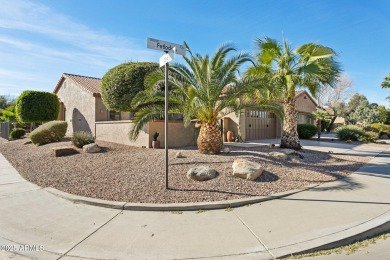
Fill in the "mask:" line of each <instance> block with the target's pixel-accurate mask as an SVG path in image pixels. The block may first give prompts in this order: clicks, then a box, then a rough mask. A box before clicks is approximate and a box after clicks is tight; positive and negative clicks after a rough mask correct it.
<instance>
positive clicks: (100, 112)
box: [95, 97, 108, 122]
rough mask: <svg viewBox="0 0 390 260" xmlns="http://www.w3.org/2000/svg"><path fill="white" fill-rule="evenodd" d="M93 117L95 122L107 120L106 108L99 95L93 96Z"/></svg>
mask: <svg viewBox="0 0 390 260" xmlns="http://www.w3.org/2000/svg"><path fill="white" fill-rule="evenodd" d="M95 118H96V122H99V121H107V118H108V110H107V108H106V106H105V105H104V104H103V101H102V99H101V98H100V97H96V98H95Z"/></svg>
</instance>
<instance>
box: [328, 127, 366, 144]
mask: <svg viewBox="0 0 390 260" xmlns="http://www.w3.org/2000/svg"><path fill="white" fill-rule="evenodd" d="M335 132H336V136H337V137H338V138H339V139H340V140H343V141H347V140H351V141H357V140H359V138H360V137H362V136H364V130H363V128H361V127H358V126H355V125H347V126H340V127H337V128H336V130H335Z"/></svg>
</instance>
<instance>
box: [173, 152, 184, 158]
mask: <svg viewBox="0 0 390 260" xmlns="http://www.w3.org/2000/svg"><path fill="white" fill-rule="evenodd" d="M175 157H176V158H186V157H185V156H184V155H183V154H182V153H181V152H177V153H176V155H175Z"/></svg>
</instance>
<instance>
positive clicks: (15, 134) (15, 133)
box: [9, 128, 26, 139]
mask: <svg viewBox="0 0 390 260" xmlns="http://www.w3.org/2000/svg"><path fill="white" fill-rule="evenodd" d="M25 134H26V130H24V129H22V128H15V129H14V130H12V131H11V133H10V134H9V136H10V137H11V138H12V139H20V138H22V137H23V136H24V135H25Z"/></svg>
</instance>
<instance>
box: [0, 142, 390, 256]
mask: <svg viewBox="0 0 390 260" xmlns="http://www.w3.org/2000/svg"><path fill="white" fill-rule="evenodd" d="M318 147H324V146H321V144H320V145H319V146H318ZM333 148H334V149H336V148H337V149H342V150H343V152H344V153H345V152H348V151H349V153H351V154H354V153H355V154H356V153H358V154H364V155H366V156H375V155H377V156H376V157H375V158H373V159H372V160H371V161H370V162H369V163H368V164H367V165H365V166H364V167H362V168H360V169H359V170H358V171H357V172H356V173H355V174H352V175H351V176H349V177H347V178H345V179H342V180H339V181H335V182H332V183H328V184H324V185H321V186H319V187H316V188H313V189H311V190H308V191H304V192H301V193H298V194H294V195H291V196H289V197H286V198H281V199H277V200H272V201H267V202H262V203H260V204H254V205H251V206H246V207H241V208H234V209H231V210H211V211H204V212H193V211H189V212H145V211H143V212H141V211H122V210H117V209H108V208H102V207H96V206H89V205H84V204H75V203H72V202H70V201H68V200H65V199H61V198H59V197H57V196H54V195H52V194H50V193H48V192H47V191H46V190H44V189H41V188H40V187H38V186H36V185H34V184H31V183H29V182H27V181H25V180H24V179H23V178H22V177H20V175H19V174H18V173H17V171H16V170H15V169H14V168H13V167H12V166H11V165H10V164H9V163H8V161H7V160H6V159H5V158H4V157H3V156H2V155H1V154H0V203H1V211H0V245H2V247H4V246H5V245H7V246H8V248H7V249H9V250H8V251H14V254H16V256H15V255H12V256H15V257H19V258H20V259H24V257H22V256H27V257H33V258H38V259H80V258H87V259H199V258H218V259H220V258H221V259H273V258H277V257H280V256H285V255H288V254H292V253H296V252H301V251H305V250H308V249H312V248H316V247H320V246H323V245H326V244H330V243H333V242H335V241H340V240H345V239H349V238H351V237H352V238H356V237H357V235H359V234H362V233H363V234H364V235H365V234H367V233H366V232H367V231H369V230H372V229H375V228H378V227H379V229H384V228H387V226H388V225H389V223H390V189H389V188H388V187H389V186H390V150H389V149H388V150H386V151H383V150H384V149H386V148H387V146H383V148H382V147H378V146H369V145H362V146H355V147H350V148H348V147H333ZM340 151H341V150H340ZM374 231H378V229H377V230H374ZM23 245H30V246H31V247H29V248H26V246H23ZM34 245H35V247H33V246H34ZM40 246H43V248H42V247H40ZM2 249H3V248H2ZM22 249H23V250H24V251H22ZM26 249H29V250H26ZM32 249H35V250H32ZM41 249H43V250H41ZM10 254H13V253H11V252H0V257H2V258H4V257H8V256H10ZM16 259H18V258H16Z"/></svg>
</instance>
